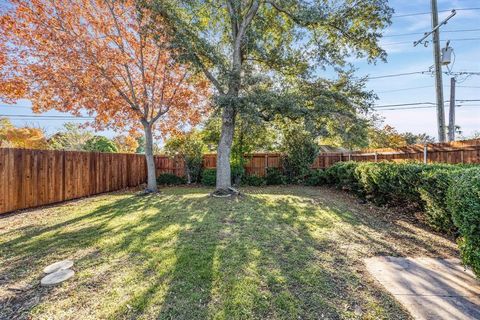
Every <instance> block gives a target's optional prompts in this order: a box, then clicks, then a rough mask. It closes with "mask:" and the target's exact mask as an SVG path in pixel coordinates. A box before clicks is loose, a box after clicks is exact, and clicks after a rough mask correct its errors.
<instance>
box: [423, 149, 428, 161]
mask: <svg viewBox="0 0 480 320" xmlns="http://www.w3.org/2000/svg"><path fill="white" fill-rule="evenodd" d="M427 160H428V145H424V146H423V163H427Z"/></svg>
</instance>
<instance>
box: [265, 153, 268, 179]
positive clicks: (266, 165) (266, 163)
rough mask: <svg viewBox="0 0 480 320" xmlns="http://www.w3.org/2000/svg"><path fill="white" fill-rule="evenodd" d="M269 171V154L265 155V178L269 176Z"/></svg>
mask: <svg viewBox="0 0 480 320" xmlns="http://www.w3.org/2000/svg"><path fill="white" fill-rule="evenodd" d="M267 169H268V153H265V176H267Z"/></svg>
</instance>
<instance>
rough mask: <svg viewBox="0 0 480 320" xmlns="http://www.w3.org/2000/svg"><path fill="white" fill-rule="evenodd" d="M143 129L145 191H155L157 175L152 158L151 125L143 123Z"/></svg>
mask: <svg viewBox="0 0 480 320" xmlns="http://www.w3.org/2000/svg"><path fill="white" fill-rule="evenodd" d="M143 128H144V129H145V158H146V160H147V190H146V191H147V192H157V191H158V187H157V177H156V173H155V159H154V158H153V134H152V125H151V124H144V125H143Z"/></svg>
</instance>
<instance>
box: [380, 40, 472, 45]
mask: <svg viewBox="0 0 480 320" xmlns="http://www.w3.org/2000/svg"><path fill="white" fill-rule="evenodd" d="M473 40H480V38H461V39H450V40H440V41H442V42H445V41H473ZM407 43H413V41H399V42H387V43H383V44H382V46H391V45H397V44H407Z"/></svg>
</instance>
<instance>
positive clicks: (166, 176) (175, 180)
mask: <svg viewBox="0 0 480 320" xmlns="http://www.w3.org/2000/svg"><path fill="white" fill-rule="evenodd" d="M157 183H158V184H161V185H169V186H173V185H179V184H185V183H187V180H186V179H185V178H184V177H179V176H176V175H174V174H172V173H161V174H160V175H159V176H158V177H157Z"/></svg>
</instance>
